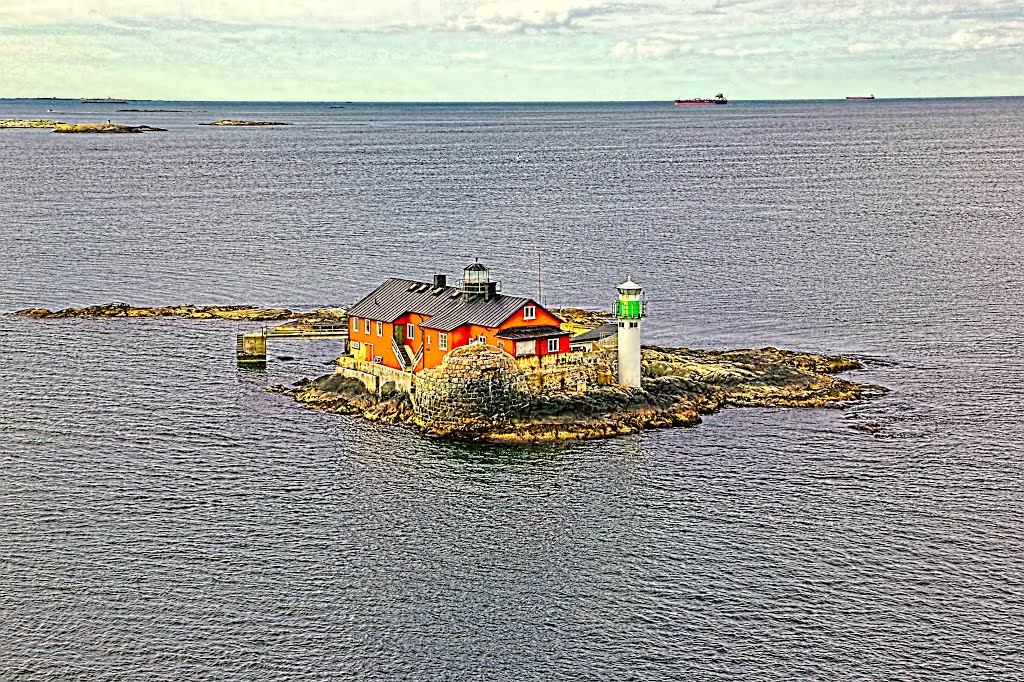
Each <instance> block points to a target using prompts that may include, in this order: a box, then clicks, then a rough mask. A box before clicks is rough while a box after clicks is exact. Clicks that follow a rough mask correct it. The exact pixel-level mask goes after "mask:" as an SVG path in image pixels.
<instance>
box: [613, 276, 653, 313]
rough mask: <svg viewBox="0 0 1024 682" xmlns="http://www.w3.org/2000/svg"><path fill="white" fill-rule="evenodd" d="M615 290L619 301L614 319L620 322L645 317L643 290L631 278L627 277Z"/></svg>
mask: <svg viewBox="0 0 1024 682" xmlns="http://www.w3.org/2000/svg"><path fill="white" fill-rule="evenodd" d="M617 288H618V290H619V301H618V306H617V307H616V312H615V317H617V318H618V319H620V320H639V319H641V318H643V317H646V316H647V315H646V312H647V311H646V310H645V309H644V307H645V306H644V302H643V293H644V290H643V289H642V288H641V287H640V285H639V284H637V283H636V282H634V281H633V278H632V276H630V277H627V278H626V281H625V282H623V283H622V284H620V285H619V286H618V287H617Z"/></svg>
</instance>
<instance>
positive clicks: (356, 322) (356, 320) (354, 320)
mask: <svg viewBox="0 0 1024 682" xmlns="http://www.w3.org/2000/svg"><path fill="white" fill-rule="evenodd" d="M349 326H350V327H351V328H352V331H354V332H356V333H358V332H359V318H358V317H353V318H352V322H351V323H350V324H349Z"/></svg>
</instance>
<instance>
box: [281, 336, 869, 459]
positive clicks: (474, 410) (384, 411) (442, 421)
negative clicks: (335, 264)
mask: <svg viewBox="0 0 1024 682" xmlns="http://www.w3.org/2000/svg"><path fill="white" fill-rule="evenodd" d="M598 360H600V358H598ZM603 360H604V362H605V363H607V364H606V365H604V368H606V369H612V365H613V364H614V358H613V353H610V352H609V353H607V356H606V357H605V358H604V359H603ZM593 367H594V369H595V370H596V372H597V373H598V374H599V373H600V371H601V369H602V363H601V362H596V363H595V364H594V365H593ZM860 367H861V364H860V362H858V361H857V360H855V359H852V358H847V357H840V356H828V355H818V354H813V353H796V352H790V351H784V350H779V349H776V348H762V349H760V350H733V351H702V350H691V349H687V348H659V347H644V349H643V360H642V369H643V379H642V385H641V387H639V388H628V387H623V386H617V385H610V383H602V382H601V381H600V379H599V377H596V378H598V380H597V381H594V382H593V383H588V382H580V383H579V384H577V385H576V386H573V387H567V388H562V389H561V390H545V389H544V388H543V386H540V387H538V386H537V385H536V382H534V381H532V380H531V379H530V378H528V376H527V374H526V373H524V372H523V371H522V370H521V369H520V367H519V366H518V365H517V363H516V361H515V359H514V358H512V357H511V356H509V355H508V354H506V353H503V352H502V351H500V350H499V349H497V348H493V347H490V346H486V345H483V344H472V345H469V346H463V347H460V348H457V349H455V350H453V351H451V352H450V353H448V355H447V356H446V357H445V360H444V363H443V364H442V365H441V366H440V367H437V368H435V369H433V370H428V371H426V372H423V373H421V375H420V377H419V379H418V381H417V382H416V388H415V390H414V391H412V392H406V391H402V390H395V389H388V387H387V386H385V387H384V389H383V390H380V391H377V392H372V391H369V390H367V388H366V386H365V385H364V383H363V382H361V381H360V380H359V379H357V378H354V377H353V376H352V375H351V374H350V373H346V372H341V371H339V372H336V373H333V374H328V375H325V376H322V377H320V378H318V379H312V380H303V381H302V382H300V383H299V384H298V385H296V386H295V387H294V388H291V389H286V388H284V387H274V388H275V390H280V391H282V392H285V393H287V394H289V395H291V396H293V397H294V398H295V399H296V400H297V401H299V402H301V403H303V404H304V405H306V406H307V407H310V408H316V409H322V410H328V411H332V412H338V413H343V414H355V415H360V416H362V417H363V418H365V419H368V420H371V421H382V422H394V423H400V424H407V425H409V426H411V427H413V428H415V429H416V430H418V431H419V432H420V433H422V434H424V435H427V436H434V437H441V438H448V439H453V440H462V441H483V442H494V443H546V442H554V441H563V440H578V439H592V438H605V437H610V436H617V435H623V434H628V433H633V432H636V431H639V430H642V429H650V428H661V427H669V426H693V425H696V424H699V423H700V421H701V415H707V414H712V413H714V412H717V411H719V410H721V409H723V408H726V407H838V406H842V405H845V404H848V403H851V402H854V401H860V400H865V399H869V398H873V397H876V396H878V395H880V394H882V393H883V392H884V390H885V389H882V388H880V387H877V386H866V385H860V384H856V383H854V382H851V381H847V380H845V379H841V378H839V377H836V376H834V375H835V374H836V373H839V372H844V371H848V370H852V369H857V368H860Z"/></svg>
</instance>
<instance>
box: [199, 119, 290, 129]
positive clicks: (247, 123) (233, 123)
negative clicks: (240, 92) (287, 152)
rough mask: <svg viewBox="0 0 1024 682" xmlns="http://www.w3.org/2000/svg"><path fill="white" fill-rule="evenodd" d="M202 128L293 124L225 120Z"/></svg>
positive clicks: (288, 124) (207, 124)
mask: <svg viewBox="0 0 1024 682" xmlns="http://www.w3.org/2000/svg"><path fill="white" fill-rule="evenodd" d="M199 125H201V126H242V127H244V126H290V125H291V123H281V122H279V121H236V120H232V119H228V118H226V119H223V120H220V121H214V122H213V123H200V124H199Z"/></svg>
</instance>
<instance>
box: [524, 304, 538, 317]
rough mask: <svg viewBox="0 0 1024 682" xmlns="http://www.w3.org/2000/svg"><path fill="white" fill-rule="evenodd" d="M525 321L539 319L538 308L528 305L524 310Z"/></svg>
mask: <svg viewBox="0 0 1024 682" xmlns="http://www.w3.org/2000/svg"><path fill="white" fill-rule="evenodd" d="M523 319H524V320H536V319H537V306H535V305H528V306H526V307H525V308H523Z"/></svg>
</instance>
